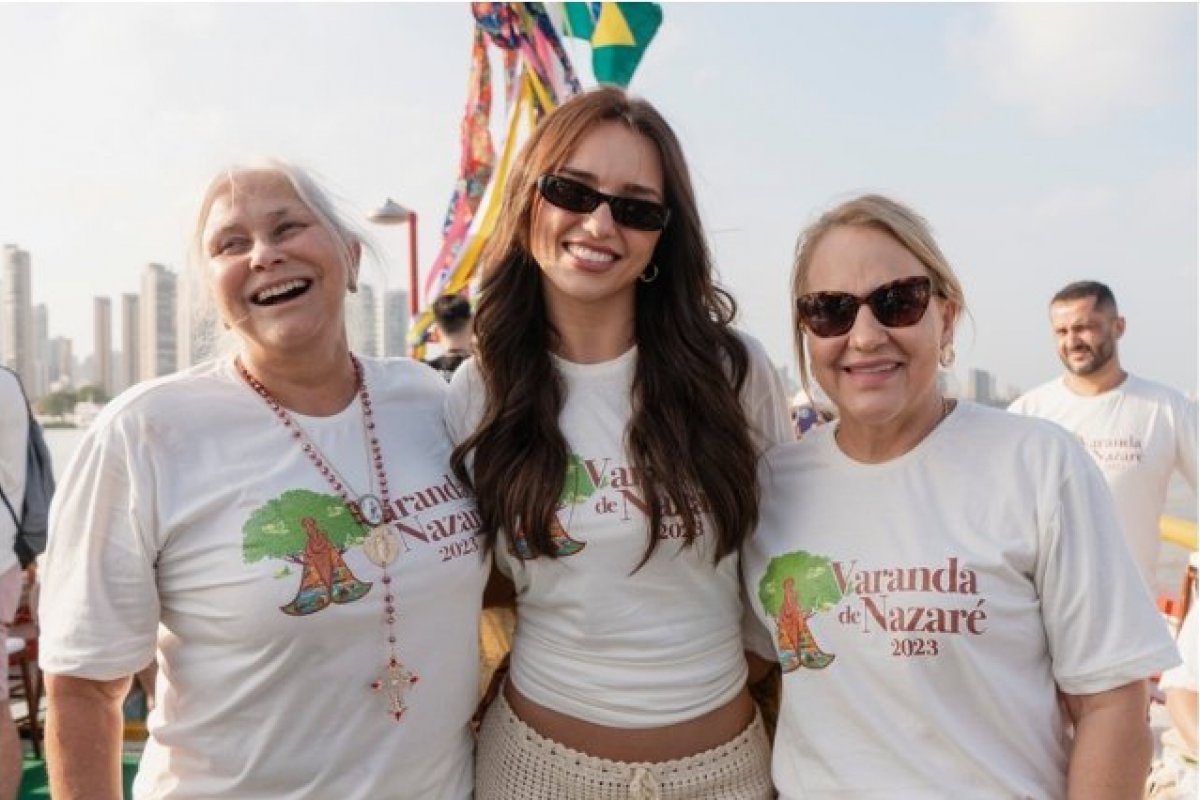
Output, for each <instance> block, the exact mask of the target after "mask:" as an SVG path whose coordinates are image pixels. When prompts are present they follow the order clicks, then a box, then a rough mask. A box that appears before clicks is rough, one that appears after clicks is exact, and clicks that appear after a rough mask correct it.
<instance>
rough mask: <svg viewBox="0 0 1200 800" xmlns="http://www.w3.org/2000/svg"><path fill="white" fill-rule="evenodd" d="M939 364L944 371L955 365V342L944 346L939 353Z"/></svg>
mask: <svg viewBox="0 0 1200 800" xmlns="http://www.w3.org/2000/svg"><path fill="white" fill-rule="evenodd" d="M938 363H939V364H941V365H942V367H943V368H944V369H946V368H949V367H950V365H951V364H953V363H954V342H946V343H945V344H944V345H942V350H941V352H940V353H938Z"/></svg>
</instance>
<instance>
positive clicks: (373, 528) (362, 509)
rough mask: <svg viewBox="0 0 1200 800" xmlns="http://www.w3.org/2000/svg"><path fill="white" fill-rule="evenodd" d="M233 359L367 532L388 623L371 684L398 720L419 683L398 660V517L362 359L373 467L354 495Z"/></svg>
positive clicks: (358, 367)
mask: <svg viewBox="0 0 1200 800" xmlns="http://www.w3.org/2000/svg"><path fill="white" fill-rule="evenodd" d="M233 363H234V365H235V366H236V367H237V369H238V372H239V373H240V374H241V376H242V379H243V380H245V381H246V383H247V384H249V385H250V388H251V389H253V390H254V391H255V393H257V394H258V396H259V397H261V398H262V399H263V400H264V401H265V402H266V404H267V406H268V407H269V408H270V409H271V411H272V412H273V413H274V414H275V417H276V418H277V419H278V420H279V421H280V422H281V423H282V424H283V426H284V427H285V428H286V429H288V430H289V431H291V432H292V440H293V441H295V442H297V443H298V444H299V445H300V449H301V450H303V451H304V454H305V455H306V456H308V460H309V461H310V462H311V463H312V465H313V466H314V467H316V468H317V471H318V472H320V473H321V475H322V476H323V477H324V478H325V480H326V481H328V482H329V485H330V486H331V487H332V488H333V491H334V492H335V493H337V496H338V497H339V498H341V500H342V502H343V503H344V504H345V506H346V508H347V509H348V510H349V511H350V514H351V516H353V517H354V519H355V521H356V522H358V524H359V525H361V526H362V527H364V528H367V529H369V531H370V533H368V534H367V537H366V539H364V540H363V543H362V549H363V553H364V554H365V555H366V557H367V558H368V559H369V560H370V561H371V563H373V564H375V565H376V566H378V567H379V568H380V569H381V570H382V571H383V576H382V578H381V580H382V581H383V587H384V593H383V604H384V619H385V621H386V622H387V645H388V647H387V650H388V659H387V663H386V665H385V666H384V667H383V669H382V670H381V671H380V673H379V675H378V676H377V677H376V679H375V680H373V681H372V682H371V684H370V686H371V689H372V690H373V691H376V692H383V697H384V700H385V701H386V703H387V709H388V713H389V714H391V715H392V717H393V718H394V719H395V720H396V721H397V722H399V721H400V719H401V717H403V716H404V712H405V711H407V710H408V705H407V704H406V703H405V697H406V695H407V694H408V690H409V688H410V687H411V686H412V685H413V684H415V683H416V682H417V680H418V677H417V674H416V673H415V672H413V671H412V670H410V669H408V667H406V666H405V665H404V663H403V662H402V661H400V656H399V654H398V653H397V650H396V611H397V610H396V597H395V595H394V594H393V593H392V576H391V575H390V574H389V573H388V566H389V565H391V563H392V562H394V561H395V560H396V558H397V556H399V555H400V538H399V536H397V534H396V533H395V532H394V531H393V530H392V529H391V525H392V523H393V522H395V521H396V514H395V512H394V511H393V510H392V507H391V504H390V497H389V493H388V482H387V468H386V467H385V466H384V463H383V449H382V448H381V447H380V445H379V438H378V437H377V436H376V435H375V417H374V415H373V414H372V412H371V393H370V391H369V390H368V389H367V381H366V378H365V377H364V375H363V367H362V363H361V362H360V361H359V360H358V358H357V357H356V356H355V355H354V354H353V353H351V354H350V363H351V364H353V365H354V388H355V392H356V393H357V394H358V401H359V404H360V405H361V406H362V418H363V443H364V445H365V446H366V451H367V461H368V463H370V464H371V465H373V466H374V470H375V474H374V476H373V481H372V485H371V486H368V487H367V488H368V491H367V492H364V493H361V494H358V496H357V499H351V497H350V492H351V491H353V489H352V487H351V486H350V483H349V481H347V480H346V479H345V478H344V477H342V475H341V473H340V472H338V470H337V468H336V467H335V466H334V465H333V462H332V461H331V460H330V459H329V457H328V456H326V455H325V454H324V453H322V452H321V449H320V448H319V447H317V445H316V442H314V441H313V440H312V438H311V437H310V436H309V435H308V432H307V431H305V430H304V428H303V427H302V426H301V425H300V423H299V422H298V421H296V419H295V418H294V417H292V415H291V414H289V413H288V410H287V409H286V408H284V407H283V405H282V404H280V402H279V401H278V400H276V399H275V396H274V395H272V394H271V392H270V390H268V389H267V387H266V386H264V385H263V383H262V381H260V380H258V378H255V377H254V376H253V375H252V374H250V370H248V369H247V368H246V365H245V364H244V363H243V362H242V357H241V356H237V357H235V358H234V360H233ZM371 489H374V490H377V491H378V492H379V495H378V496H376V495H374V494H372V493H371V492H370V491H369V490H371Z"/></svg>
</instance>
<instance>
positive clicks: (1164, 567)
mask: <svg viewBox="0 0 1200 800" xmlns="http://www.w3.org/2000/svg"><path fill="white" fill-rule="evenodd" d="M82 438H83V431H82V430H79V429H76V428H52V429H50V430H47V431H46V444H47V445H48V446H49V448H50V456H51V458H53V459H54V473H55V475H56V476H57V475H61V474H62V472H63V469H65V468H66V465H67V461H68V460H69V459H70V458H71V454H72V453H74V452H75V448H76V447H77V446H78V445H79V441H80V440H81V439H82ZM1196 511H1197V506H1196V498H1195V496H1194V495H1193V494H1192V490H1191V488H1190V487H1189V486H1188V485H1187V482H1186V481H1184V480H1183V479H1182V478H1180V477H1179V475H1178V474H1176V475H1175V476H1174V477H1173V478H1172V479H1171V487H1170V490H1169V491H1168V493H1167V505H1166V508H1164V509H1163V513H1165V514H1169V515H1171V516H1173V517H1180V518H1182V519H1189V520H1191V521H1192V522H1195V521H1196V517H1197V513H1196ZM1187 557H1188V554H1187V552H1186V551H1185V550H1183V549H1182V548H1180V547H1176V546H1175V545H1172V544H1169V543H1165V544H1163V548H1162V557H1161V558H1160V559H1159V565H1158V590H1159V592H1166V593H1167V594H1169V595H1171V596H1172V597H1174V596H1175V594H1176V592H1178V591H1179V585H1180V581H1181V579H1182V577H1183V567H1184V565H1185V564H1186V563H1187Z"/></svg>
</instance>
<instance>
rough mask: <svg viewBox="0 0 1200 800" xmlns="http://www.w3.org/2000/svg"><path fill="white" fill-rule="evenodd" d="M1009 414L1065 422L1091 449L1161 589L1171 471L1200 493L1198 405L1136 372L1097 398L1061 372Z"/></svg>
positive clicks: (1136, 552)
mask: <svg viewBox="0 0 1200 800" xmlns="http://www.w3.org/2000/svg"><path fill="white" fill-rule="evenodd" d="M1009 411H1014V412H1016V413H1018V414H1028V415H1030V416H1034V417H1042V418H1043V419H1048V420H1051V421H1053V422H1057V423H1058V424H1059V425H1062V426H1063V427H1064V428H1066V429H1067V430H1069V431H1071V432H1072V433H1074V434H1075V435H1076V436H1078V437H1079V439H1080V441H1082V442H1083V444H1084V446H1085V447H1087V449H1088V451H1089V452H1091V454H1092V457H1093V458H1094V459H1095V460H1096V463H1097V464H1099V465H1100V470H1101V471H1102V472H1103V473H1104V478H1105V480H1107V481H1108V486H1109V488H1110V489H1112V493H1113V497H1114V498H1115V499H1116V502H1117V513H1118V514H1119V516H1120V520H1121V524H1122V526H1123V527H1124V531H1125V536H1126V539H1127V541H1128V542H1129V548H1130V550H1131V551H1132V553H1133V557H1134V560H1135V561H1136V562H1137V565H1138V569H1139V570H1140V571H1141V573H1142V578H1143V579H1144V580H1145V581H1146V585H1147V586H1149V587H1150V588H1151V590H1153V588H1154V586H1155V585H1156V580H1155V572H1156V570H1157V567H1158V554H1159V550H1160V548H1161V546H1162V538H1161V536H1160V535H1159V529H1158V517H1159V515H1160V514H1162V510H1163V503H1164V502H1165V501H1166V499H1167V489H1168V485H1169V484H1170V481H1171V473H1172V472H1174V471H1175V470H1179V472H1180V474H1182V475H1183V477H1184V478H1186V479H1187V481H1188V483H1189V484H1191V487H1192V492H1193V493H1194V492H1195V491H1196V464H1197V446H1198V445H1197V437H1198V433H1197V425H1196V406H1195V405H1194V404H1192V403H1191V402H1190V401H1188V399H1187V398H1186V397H1184V396H1183V395H1182V394H1180V393H1179V392H1177V391H1175V390H1174V389H1171V388H1168V387H1166V386H1162V385H1160V384H1157V383H1152V382H1150V381H1147V380H1143V379H1142V378H1139V377H1137V376H1135V375H1129V376H1128V377H1126V379H1125V381H1124V382H1123V383H1122V384H1121V385H1120V386H1118V387H1117V388H1115V389H1113V390H1111V391H1108V392H1104V393H1103V394H1098V395H1095V396H1092V397H1088V396H1084V395H1078V394H1075V393H1074V392H1072V391H1071V390H1070V389H1068V388H1067V385H1066V383H1065V382H1064V380H1063V378H1062V377H1061V376H1060V377H1058V378H1055V379H1054V380H1052V381H1050V382H1049V383H1045V384H1042V385H1041V386H1039V387H1037V388H1036V389H1033V390H1032V391H1030V392H1028V393H1026V394H1025V395H1023V396H1022V397H1020V398H1018V399H1017V400H1016V401H1015V402H1014V403H1013V404H1012V405H1011V406H1009Z"/></svg>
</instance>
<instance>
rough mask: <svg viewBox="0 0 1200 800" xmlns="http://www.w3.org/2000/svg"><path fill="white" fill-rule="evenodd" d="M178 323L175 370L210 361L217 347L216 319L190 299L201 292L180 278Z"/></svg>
mask: <svg viewBox="0 0 1200 800" xmlns="http://www.w3.org/2000/svg"><path fill="white" fill-rule="evenodd" d="M177 286H178V292H177V294H178V298H179V299H178V305H177V307H176V316H177V318H178V320H179V323H178V327H177V329H176V337H175V343H176V346H177V348H178V351H179V355H178V359H177V362H176V369H181V370H183V369H187V368H188V367H190V366H192V365H194V364H199V363H200V362H201V361H203V360H204V359H206V358H209V357H211V356H212V355H213V354H214V352H215V349H216V345H217V327H216V326H217V318H216V315H215V313H214V312H213V311H212V309H209V308H203V307H202V304H200V303H198V302H197V298H196V297H194V293H195V292H199V291H205V289H204V287H202V286H199V285H198V284H196V283H195V282H194V281H192V280H189V279H188V276H187V275H184V276H183V278H181V279H180V280H179V282H178V284H177Z"/></svg>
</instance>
